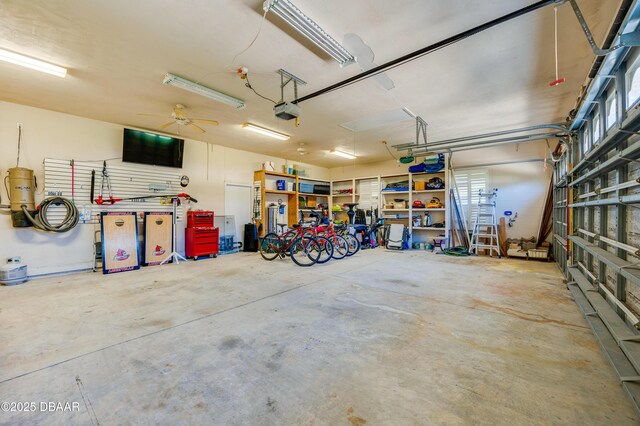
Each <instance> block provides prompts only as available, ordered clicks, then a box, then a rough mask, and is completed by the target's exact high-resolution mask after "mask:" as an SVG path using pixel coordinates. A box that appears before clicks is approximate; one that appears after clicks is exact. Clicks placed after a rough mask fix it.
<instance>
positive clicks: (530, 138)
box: [411, 133, 557, 154]
mask: <svg viewBox="0 0 640 426" xmlns="http://www.w3.org/2000/svg"><path fill="white" fill-rule="evenodd" d="M554 138H557V136H556V135H555V134H554V133H539V134H536V135H527V136H513V137H509V138H498V139H488V140H482V141H473V142H469V143H457V144H449V143H440V142H438V143H433V144H429V145H423V146H421V147H419V148H412V149H411V152H412V153H414V154H418V153H422V152H428V151H433V150H447V149H460V148H470V147H479V148H483V147H485V146H488V145H495V144H504V143H525V142H537V141H543V140H547V139H554Z"/></svg>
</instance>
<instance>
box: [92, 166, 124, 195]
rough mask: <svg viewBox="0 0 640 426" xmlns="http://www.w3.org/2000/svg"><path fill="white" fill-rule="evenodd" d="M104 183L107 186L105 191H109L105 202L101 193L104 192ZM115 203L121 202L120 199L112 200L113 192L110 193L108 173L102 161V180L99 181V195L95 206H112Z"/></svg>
mask: <svg viewBox="0 0 640 426" xmlns="http://www.w3.org/2000/svg"><path fill="white" fill-rule="evenodd" d="M105 182H106V184H107V190H108V191H109V199H107V200H105V199H104V197H103V196H102V192H103V190H104V185H105ZM117 201H122V199H120V198H113V192H112V191H111V178H110V177H109V172H108V171H107V162H106V161H104V162H103V163H102V180H101V181H100V195H98V198H96V204H98V205H103V204H108V205H113V204H114V203H116V202H117Z"/></svg>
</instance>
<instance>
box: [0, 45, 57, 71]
mask: <svg viewBox="0 0 640 426" xmlns="http://www.w3.org/2000/svg"><path fill="white" fill-rule="evenodd" d="M0 61H4V62H9V63H11V64H14V65H20V66H21V67H25V68H30V69H32V70H36V71H40V72H44V73H47V74H51V75H55V76H56V77H60V78H65V77H66V76H67V69H66V68H62V67H59V66H57V65H53V64H50V63H48V62H44V61H41V60H40V59H35V58H30V57H28V56H24V55H21V54H19V53H15V52H9V51H8V50H4V49H0Z"/></svg>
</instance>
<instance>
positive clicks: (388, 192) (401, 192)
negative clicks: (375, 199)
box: [380, 191, 409, 195]
mask: <svg viewBox="0 0 640 426" xmlns="http://www.w3.org/2000/svg"><path fill="white" fill-rule="evenodd" d="M380 193H381V194H384V195H390V194H408V193H409V191H380Z"/></svg>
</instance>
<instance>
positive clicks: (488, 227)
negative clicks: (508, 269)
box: [469, 188, 501, 258]
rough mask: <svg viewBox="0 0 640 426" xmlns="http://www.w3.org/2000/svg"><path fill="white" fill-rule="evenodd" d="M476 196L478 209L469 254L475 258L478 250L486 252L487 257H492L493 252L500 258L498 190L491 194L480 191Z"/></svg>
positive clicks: (495, 189)
mask: <svg viewBox="0 0 640 426" xmlns="http://www.w3.org/2000/svg"><path fill="white" fill-rule="evenodd" d="M478 195H479V198H478V209H477V210H476V217H475V220H474V222H473V234H472V235H471V247H470V248H469V252H470V253H471V254H475V255H476V256H477V255H478V251H479V250H488V251H489V256H493V252H494V251H495V252H496V254H497V255H498V257H499V258H500V257H501V256H500V243H499V242H498V224H497V222H496V199H497V198H498V188H494V189H493V191H491V192H487V191H482V190H480V191H479V192H478Z"/></svg>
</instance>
